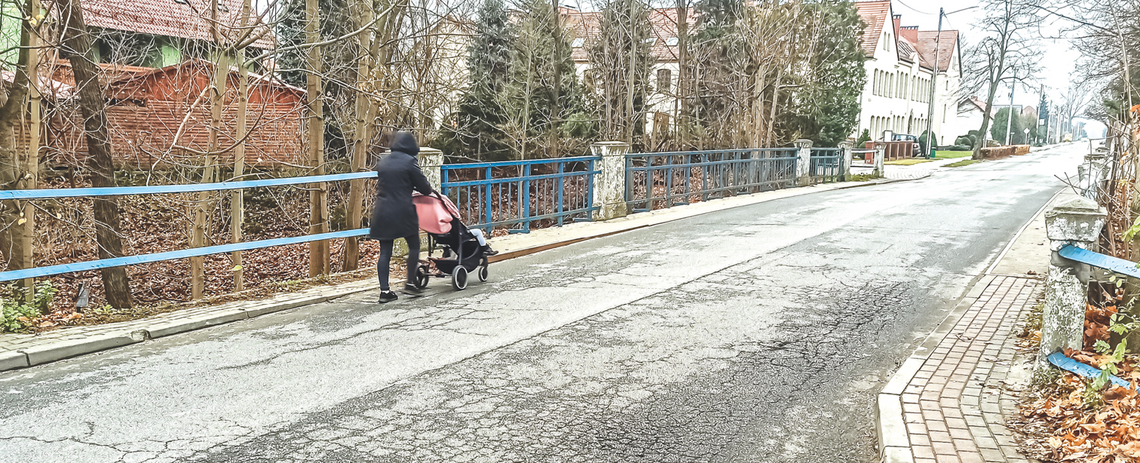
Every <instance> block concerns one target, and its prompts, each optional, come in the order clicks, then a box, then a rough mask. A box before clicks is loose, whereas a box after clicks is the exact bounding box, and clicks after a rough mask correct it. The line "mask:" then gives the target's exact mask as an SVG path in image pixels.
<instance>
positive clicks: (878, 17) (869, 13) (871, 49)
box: [855, 0, 891, 56]
mask: <svg viewBox="0 0 1140 463" xmlns="http://www.w3.org/2000/svg"><path fill="white" fill-rule="evenodd" d="M855 10H856V11H858V12H859V16H860V17H862V18H863V22H865V23H867V28H866V29H864V30H863V53H866V54H867V56H875V47H877V46H878V45H879V37H881V36H882V35H883V27H884V26H885V25H886V23H887V18H889V17H890V16H891V0H880V1H871V2H855Z"/></svg>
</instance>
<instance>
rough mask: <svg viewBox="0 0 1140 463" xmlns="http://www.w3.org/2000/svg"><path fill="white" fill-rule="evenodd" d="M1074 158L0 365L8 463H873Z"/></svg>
mask: <svg viewBox="0 0 1140 463" xmlns="http://www.w3.org/2000/svg"><path fill="white" fill-rule="evenodd" d="M1080 154H1081V153H1080V152H1079V148H1077V147H1073V148H1066V149H1057V150H1052V151H1048V152H1045V153H1041V154H1034V155H1031V156H1027V157H1023V158H1014V159H1008V160H1004V161H1000V162H990V163H983V164H978V165H974V166H969V167H965V168H958V169H944V170H942V171H939V172H936V173H935V174H934V175H933V176H932V177H930V178H928V179H924V180H919V181H913V182H902V183H893V184H888V185H881V186H872V187H866V188H856V189H848V190H837V191H831V192H823V193H818V194H809V195H804V196H798V197H792V198H786V199H781V200H776V201H771V202H766V203H761V204H756V205H752V206H746V207H740V208H736V209H730V210H725V211H721V212H716V213H711V214H707V215H703V216H698V217H693V218H689V219H684V220H680V221H676V222H671V223H668V224H664V225H659V226H655V227H650V228H645V229H640V230H636V231H631V232H627V233H622V234H619V235H613V236H610V237H606V238H600V239H596V240H592V241H587V242H583V243H579V244H575V245H571V246H567V247H564V248H560V249H556V250H552V251H547V252H543V253H539V254H535V255H531V256H528V257H523V258H518V259H513V260H510V261H506V262H502V263H498V264H495V265H493V266H492V268H491V281H489V282H488V283H484V284H480V283H478V282H477V281H474V282H472V284H471V285H470V286H469V288H468V289H467V290H466V291H463V292H453V291H451V290H450V288H449V287H448V286H447V284H446V282H445V281H443V280H436V281H433V282H432V289H431V290H430V291H429V293H428V294H427V295H426V296H423V297H420V298H414V299H412V298H404V299H401V300H400V301H398V302H395V303H392V304H388V305H383V306H381V305H377V304H375V303H374V302H373V300H374V298H375V295H372V294H368V295H358V296H353V297H347V298H344V299H341V300H337V301H334V302H331V303H326V304H319V305H314V306H311V307H306V308H302V309H297V310H292V311H288V312H284V313H277V314H273V315H268V316H264V317H259V318H256V319H251V320H247V321H243V322H239V323H234V324H230V325H226V326H222V327H216V328H212V329H207V330H202V331H198V332H194V333H189V334H185V335H179V336H173V337H170V338H163V339H159V340H156V341H148V342H146V343H142V344H137V345H133V346H130V347H125V348H121V349H116V350H113V351H109V352H106V353H103V354H98V355H91V356H85V357H81V358H77V359H72V360H66V361H61V362H57V363H52V364H48V365H43V366H38V367H33V368H29V369H25V370H19V371H12V372H6V373H0V460H4V461H13V462H59V461H75V462H86V461H91V462H118V461H122V462H144V461H145V462H159V461H206V462H237V461H241V462H279V461H280V462H294V461H330V462H360V461H386V462H405V461H406V462H427V461H447V462H451V461H456V462H467V461H485V462H507V461H519V462H532V461H543V462H546V461H549V462H576V461H581V462H670V461H676V462H704V461H709V462H727V461H734V462H735V461H739V462H745V461H747V462H754V461H759V462H769V461H770V462H780V461H788V462H792V461H794V462H815V461H818V462H858V461H863V462H871V461H875V460H876V449H875V443H874V430H873V423H874V408H873V406H874V394H875V393H876V392H877V391H878V390H879V389H880V388H881V387H882V386H883V384H884V383H885V381H886V380H887V378H889V377H890V374H891V373H892V372H893V371H894V370H895V369H896V368H897V366H898V364H899V363H900V362H901V361H902V360H903V359H905V358H906V356H907V355H909V353H910V351H911V350H912V349H913V346H914V345H916V344H917V343H918V342H919V341H921V339H922V338H923V337H925V336H926V334H927V333H929V332H930V331H932V330H933V329H934V327H935V326H937V324H938V322H939V321H941V319H942V318H943V317H944V316H945V314H946V313H947V311H948V310H949V309H950V308H951V307H952V306H953V304H954V302H955V301H956V300H957V298H959V297H960V296H961V294H962V293H963V292H964V291H965V290H966V289H967V288H968V286H969V284H970V283H971V281H973V280H974V279H976V278H977V277H978V276H980V275H981V274H982V273H983V272H984V271H985V269H986V267H987V266H988V265H989V264H990V263H991V262H992V261H993V260H994V259H995V257H996V256H997V254H998V253H999V252H1000V251H1001V250H1002V249H1003V247H1004V246H1005V245H1006V243H1008V242H1009V240H1010V239H1011V238H1012V237H1013V235H1014V234H1015V233H1016V232H1017V230H1018V229H1019V228H1020V227H1021V226H1022V225H1023V224H1024V223H1025V222H1026V221H1028V220H1029V219H1030V218H1031V217H1032V216H1033V214H1034V213H1035V212H1036V211H1037V210H1038V209H1039V208H1040V207H1041V206H1042V205H1044V204H1045V203H1046V202H1047V201H1048V200H1049V198H1050V197H1052V195H1053V194H1054V193H1056V192H1057V191H1058V190H1059V189H1060V188H1061V187H1062V184H1061V182H1060V181H1058V180H1057V179H1056V178H1054V175H1063V174H1064V173H1069V174H1072V173H1075V172H1076V165H1077V163H1078V162H1079V156H1080Z"/></svg>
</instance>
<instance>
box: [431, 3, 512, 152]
mask: <svg viewBox="0 0 1140 463" xmlns="http://www.w3.org/2000/svg"><path fill="white" fill-rule="evenodd" d="M515 39H516V37H515V34H514V31H513V29H512V26H511V24H510V22H509V17H508V15H507V8H506V5H504V3H503V0H484V1H483V4H482V6H481V7H480V8H479V16H478V18H477V20H476V23H475V39H474V41H473V42H472V43H471V45H470V47H468V54H469V56H468V61H467V71H468V75H469V78H470V81H469V82H470V83H469V84H468V87H467V91H466V92H465V93H464V94H463V96H462V101H461V103H460V104H459V111H458V113H457V114H456V115H455V117H454V120H452V121H451V122H452V124H451V126H450V127H447V126H445V127H444V128H443V133H442V134H441V136H440V137H439V138H438V139H437V142H436V145H437V147H438V148H440V149H442V150H443V151H444V152H445V153H447V154H448V155H450V156H458V157H465V158H469V159H476V160H483V161H497V160H504V159H508V158H510V153H511V145H510V144H509V143H508V141H507V137H506V135H505V134H504V133H503V131H502V129H501V126H502V124H504V123H505V122H506V117H505V115H504V111H505V108H504V107H503V103H504V91H505V89H506V88H507V87H508V85H509V81H510V78H511V74H510V65H511V54H512V48H513V46H514V41H515Z"/></svg>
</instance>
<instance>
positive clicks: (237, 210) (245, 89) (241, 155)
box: [230, 0, 252, 291]
mask: <svg viewBox="0 0 1140 463" xmlns="http://www.w3.org/2000/svg"><path fill="white" fill-rule="evenodd" d="M251 9H252V8H251V5H250V0H245V1H243V2H242V5H241V25H242V26H243V27H247V26H248V25H249V14H250V10H251ZM236 52H237V66H238V94H237V98H238V107H237V122H236V124H235V127H234V132H235V134H234V135H236V136H235V137H234V138H236V139H237V140H239V141H238V144H237V146H235V147H234V179H235V180H241V177H242V176H243V175H245V133H246V117H248V113H249V71H248V70H247V69H246V68H245V66H246V64H245V47H242V48H240V49H238V50H237V51H236ZM244 221H245V203H244V201H243V199H242V190H234V191H233V193H231V194H230V242H232V243H240V242H241V227H242V223H243V222H244ZM241 258H242V255H241V251H234V252H233V253H232V254H230V259H231V260H232V261H233V264H234V267H233V274H234V291H242V290H244V289H245V280H244V276H245V275H244V269H243V268H242V264H241Z"/></svg>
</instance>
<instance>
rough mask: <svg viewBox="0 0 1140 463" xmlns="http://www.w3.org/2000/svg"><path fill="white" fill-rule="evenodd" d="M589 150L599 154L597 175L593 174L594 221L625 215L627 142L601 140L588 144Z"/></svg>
mask: <svg viewBox="0 0 1140 463" xmlns="http://www.w3.org/2000/svg"><path fill="white" fill-rule="evenodd" d="M590 152H591V153H592V154H593V155H594V156H600V157H601V160H599V161H596V162H597V163H598V165H597V166H596V167H597V170H598V171H599V172H598V174H597V175H595V176H594V204H593V205H594V206H597V208H598V210H596V211H594V213H593V215H592V219H593V220H595V221H601V220H609V219H615V218H618V217H625V216H626V214H627V211H626V205H625V155H626V153H629V143H626V142H620V141H602V142H598V143H594V144H593V145H590Z"/></svg>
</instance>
